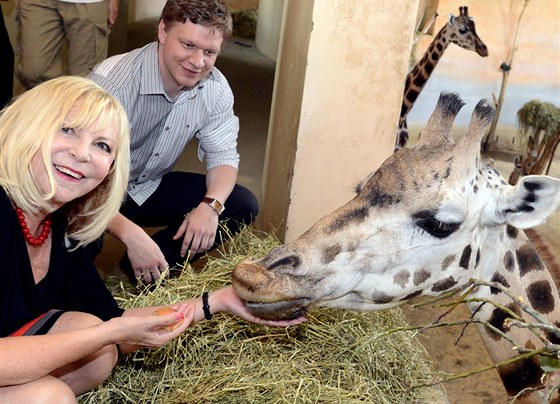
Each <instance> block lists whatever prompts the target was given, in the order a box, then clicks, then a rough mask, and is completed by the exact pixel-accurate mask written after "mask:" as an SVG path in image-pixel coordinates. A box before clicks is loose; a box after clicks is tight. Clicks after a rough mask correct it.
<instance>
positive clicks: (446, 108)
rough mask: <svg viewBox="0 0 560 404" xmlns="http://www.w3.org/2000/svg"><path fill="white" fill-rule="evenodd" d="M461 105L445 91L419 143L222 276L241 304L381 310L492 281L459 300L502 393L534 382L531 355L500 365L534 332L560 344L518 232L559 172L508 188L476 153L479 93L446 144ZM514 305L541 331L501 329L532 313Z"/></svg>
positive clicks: (263, 308) (267, 310) (264, 308)
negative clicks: (331, 207)
mask: <svg viewBox="0 0 560 404" xmlns="http://www.w3.org/2000/svg"><path fill="white" fill-rule="evenodd" d="M462 106H463V102H462V101H461V100H460V98H459V97H458V96H457V95H456V94H450V93H443V94H442V95H441V96H440V99H439V101H438V104H437V107H436V109H435V111H434V112H433V114H432V116H431V117H430V119H429V121H428V124H427V126H426V128H425V129H424V131H423V134H422V137H421V138H420V141H419V142H418V144H416V146H415V147H414V148H404V149H401V150H398V151H396V152H395V153H394V154H393V155H392V156H390V157H389V159H387V161H385V162H384V163H383V164H382V165H381V167H380V168H379V169H378V170H377V171H376V172H374V173H372V174H371V175H370V176H369V177H368V178H366V179H365V180H364V181H363V182H362V183H361V184H360V185H359V187H358V194H357V195H356V196H355V197H354V199H352V200H351V201H349V202H348V203H347V204H346V205H344V206H342V207H340V208H339V209H337V210H335V211H334V212H332V213H330V214H328V215H326V216H325V217H323V218H322V219H320V220H319V221H318V222H317V223H316V224H315V225H313V226H312V227H311V228H310V229H309V230H308V231H307V232H306V233H304V234H303V235H302V236H301V237H299V238H298V239H297V240H294V241H293V242H291V243H289V244H285V245H283V246H280V247H277V248H275V249H273V250H271V251H270V253H269V254H268V255H267V256H266V257H264V258H262V259H259V260H256V261H251V260H249V261H246V262H243V263H241V264H239V265H237V266H236V267H235V269H234V271H233V273H232V284H233V287H234V288H235V290H236V292H237V294H238V295H239V296H240V297H241V298H242V299H244V300H245V301H246V302H247V307H248V308H249V310H251V311H252V312H253V314H255V315H256V316H259V317H263V318H277V319H279V318H292V317H297V316H299V315H301V314H302V313H304V312H305V311H306V310H307V308H308V307H309V306H312V305H322V306H328V307H337V308H343V309H350V310H381V309H384V308H389V307H393V306H397V305H399V304H401V303H403V302H406V301H409V300H411V299H413V298H416V297H418V296H440V295H442V294H445V293H447V292H451V291H464V290H466V289H467V288H469V287H470V286H471V279H476V280H480V281H484V282H488V283H489V284H490V285H492V286H491V287H490V286H486V285H482V284H481V285H478V286H476V287H474V288H473V289H472V290H471V291H470V294H469V295H468V297H469V302H468V307H469V309H470V310H471V312H472V313H473V318H474V319H475V320H476V321H480V323H479V325H478V328H479V333H480V336H481V338H482V340H483V342H484V344H485V346H486V349H487V350H488V353H489V355H490V357H491V358H492V360H493V361H494V363H496V364H501V365H500V366H499V367H498V368H497V371H498V374H499V375H500V377H501V379H502V382H503V384H504V387H505V389H506V391H507V393H508V394H510V395H511V396H514V395H516V394H518V393H519V392H520V391H522V390H524V389H525V388H533V387H540V386H542V380H541V377H542V376H543V374H544V371H543V369H542V368H541V367H540V365H539V358H538V356H534V357H531V358H525V359H521V360H518V361H515V362H513V361H512V362H511V363H508V364H504V362H506V361H510V360H512V359H513V358H514V357H516V355H517V354H518V352H523V350H524V349H536V348H539V347H542V346H543V343H544V342H543V340H541V338H540V337H541V336H542V338H543V339H544V340H547V341H549V342H550V343H553V344H558V343H560V335H559V334H558V332H557V330H556V331H554V327H559V326H560V297H559V295H558V289H557V286H556V285H555V282H554V279H553V277H552V276H551V273H550V272H549V269H547V267H546V265H545V262H546V261H545V262H543V260H542V259H541V257H540V256H539V252H538V251H537V250H536V249H535V247H534V246H533V245H532V244H531V242H530V241H529V239H528V238H527V236H526V235H525V233H524V232H523V231H522V230H521V229H527V228H531V227H534V226H536V225H538V224H540V223H543V222H544V221H545V220H546V219H547V218H548V217H549V216H550V215H551V214H552V213H554V212H555V211H556V210H557V209H558V208H559V207H560V180H559V179H556V178H552V177H548V176H542V175H535V176H525V177H522V178H521V179H520V181H519V183H518V184H517V185H515V186H512V185H509V184H508V183H507V182H506V181H505V180H504V179H503V178H502V177H501V175H500V174H499V173H498V172H497V171H496V169H495V168H494V165H493V162H491V161H484V160H483V159H482V157H481V155H480V142H481V140H482V137H483V136H484V133H485V130H486V128H487V127H488V125H489V124H490V122H491V121H492V118H493V116H494V114H495V109H494V108H493V107H491V106H490V105H488V104H487V103H486V102H485V101H484V100H482V101H481V102H479V104H478V105H477V106H476V108H475V110H474V113H473V115H472V119H471V122H470V124H469V127H468V129H467V133H466V134H465V135H464V136H462V137H461V138H460V139H459V140H458V141H456V142H455V141H454V140H453V138H452V137H451V127H452V124H453V120H454V119H455V116H456V115H457V114H458V112H459V110H460V109H461V107H462ZM497 285H499V286H500V287H503V288H504V290H506V291H508V292H509V293H511V294H512V296H515V297H516V298H515V299H513V298H511V297H510V296H509V295H508V294H507V293H506V292H505V291H504V290H502V289H500V288H499V287H498V286H497ZM517 299H518V300H517ZM490 302H494V303H490ZM522 304H527V305H528V306H529V307H530V308H531V309H532V310H534V311H535V312H536V313H538V314H539V316H541V317H542V318H543V319H545V320H544V321H546V322H548V323H547V325H548V326H549V327H550V328H549V329H546V330H542V332H541V333H540V335H539V336H537V335H536V334H535V333H533V331H531V330H530V329H528V328H525V327H518V326H515V325H513V326H509V325H508V322H507V321H505V320H506V319H508V318H510V317H514V316H519V318H522V319H524V321H526V322H527V323H533V324H534V323H535V322H536V320H535V318H533V317H532V316H531V315H528V314H527V312H526V311H525V310H524V309H522ZM511 313H515V315H514V314H511ZM483 323H486V324H489V325H492V327H493V328H487V327H486V326H485V325H483ZM510 340H511V341H514V343H515V347H514V346H513V345H512V343H511V342H510ZM555 376H556V375H555ZM537 394H538V393H537ZM527 398H529V397H527ZM532 398H534V395H533V396H532V397H531V399H532ZM538 402H540V401H538Z"/></svg>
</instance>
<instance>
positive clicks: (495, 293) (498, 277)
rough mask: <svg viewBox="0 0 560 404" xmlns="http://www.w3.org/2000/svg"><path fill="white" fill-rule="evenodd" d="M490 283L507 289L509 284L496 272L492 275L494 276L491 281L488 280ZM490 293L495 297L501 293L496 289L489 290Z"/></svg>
mask: <svg viewBox="0 0 560 404" xmlns="http://www.w3.org/2000/svg"><path fill="white" fill-rule="evenodd" d="M490 282H497V283H499V284H501V285H502V286H503V287H505V288H509V287H510V284H509V283H508V281H506V278H504V277H503V275H501V274H499V273H498V272H496V273H495V274H494V276H492V279H490ZM490 292H491V293H492V294H493V295H497V294H498V293H501V291H500V289H498V288H492V287H491V288H490Z"/></svg>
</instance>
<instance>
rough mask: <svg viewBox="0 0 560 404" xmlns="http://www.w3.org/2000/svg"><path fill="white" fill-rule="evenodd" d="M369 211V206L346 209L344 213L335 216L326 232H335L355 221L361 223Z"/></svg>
mask: <svg viewBox="0 0 560 404" xmlns="http://www.w3.org/2000/svg"><path fill="white" fill-rule="evenodd" d="M368 213H369V209H368V208H367V207H362V208H359V209H353V210H350V211H346V212H344V213H343V214H342V215H340V216H338V217H335V218H334V220H333V221H332V223H331V224H330V226H329V227H328V228H327V231H326V232H327V233H328V234H330V233H334V232H336V231H339V230H342V229H343V228H344V227H347V226H350V225H351V224H353V223H361V222H363V221H364V219H365V218H366V217H367V216H368Z"/></svg>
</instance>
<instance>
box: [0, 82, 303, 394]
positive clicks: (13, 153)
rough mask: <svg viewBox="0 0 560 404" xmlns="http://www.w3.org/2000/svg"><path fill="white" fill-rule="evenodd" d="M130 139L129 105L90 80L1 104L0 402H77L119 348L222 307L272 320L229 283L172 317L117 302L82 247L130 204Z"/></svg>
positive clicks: (170, 332) (157, 337)
mask: <svg viewBox="0 0 560 404" xmlns="http://www.w3.org/2000/svg"><path fill="white" fill-rule="evenodd" d="M128 143H129V130H128V121H127V118H126V114H125V112H124V110H123V109H122V106H121V105H120V104H119V102H118V101H116V99H115V98H113V97H112V96H110V95H109V94H108V93H106V92H105V91H104V90H102V89H101V88H100V87H98V86H97V85H96V84H95V83H93V82H92V81H90V80H88V79H84V78H78V77H61V78H57V79H53V80H50V81H47V82H45V83H43V84H40V85H39V86H37V87H35V88H33V89H32V90H30V91H28V92H26V93H24V94H23V95H21V96H20V97H19V98H17V99H15V101H14V102H13V103H12V104H11V105H10V106H9V107H8V108H7V109H5V110H4V111H2V114H1V116H0V217H1V218H2V220H1V221H0V279H1V280H2V282H0V313H1V314H0V316H1V321H0V363H1V364H2V365H1V366H0V402H18V403H19V402H24V403H32V402H39V401H40V402H42V403H44V402H53V403H54V402H56V403H65V402H76V398H75V397H76V395H79V394H81V393H84V392H86V391H88V390H90V389H92V388H94V387H96V386H97V385H99V384H100V383H102V382H103V381H104V380H105V379H106V378H107V377H108V376H109V375H110V373H111V371H112V369H113V367H114V366H115V363H116V360H117V357H118V351H120V352H123V353H127V352H131V351H133V350H135V349H138V348H139V347H159V346H161V345H163V344H165V343H166V342H168V341H169V340H171V339H172V338H174V337H176V336H178V335H179V334H180V333H182V332H183V331H184V330H185V329H186V328H187V327H188V326H189V325H190V324H192V323H194V322H197V321H200V320H202V319H204V318H210V317H211V315H212V313H213V312H217V311H229V312H231V313H234V314H237V315H239V316H241V317H243V318H245V319H247V320H249V321H254V322H264V321H261V320H259V319H256V318H254V317H252V316H251V315H250V314H249V313H248V312H247V311H246V310H245V307H244V306H243V303H242V302H241V301H240V299H239V298H238V297H237V296H236V295H235V294H234V293H233V291H232V289H231V288H224V289H221V290H218V291H215V292H213V293H212V294H210V295H208V294H207V293H205V294H204V295H203V296H204V297H203V299H193V300H191V301H185V302H182V303H179V304H176V305H174V306H173V307H172V308H173V310H170V314H167V315H163V316H156V315H154V311H155V310H157V309H158V307H145V308H138V309H131V310H126V311H125V310H122V309H120V308H119V307H118V305H117V303H116V302H115V300H114V299H113V297H112V296H111V294H110V293H109V291H108V290H107V289H106V287H105V285H104V284H103V281H102V280H101V278H100V277H99V274H98V273H97V271H96V269H95V267H94V266H93V260H92V257H91V256H90V255H89V254H88V248H85V246H87V245H88V244H90V243H92V242H94V241H95V240H96V239H97V238H98V237H99V236H100V235H101V234H102V233H103V231H104V230H105V228H106V227H107V225H108V223H109V222H110V221H111V220H112V218H113V217H114V215H115V214H116V213H117V212H118V209H119V207H120V205H121V202H122V200H123V197H124V193H125V191H126V186H127V181H128V171H129V152H128ZM302 320H303V319H298V320H295V321H292V322H265V323H267V324H270V325H280V326H285V325H290V324H296V323H298V322H301V321H302ZM117 347H118V348H119V349H117Z"/></svg>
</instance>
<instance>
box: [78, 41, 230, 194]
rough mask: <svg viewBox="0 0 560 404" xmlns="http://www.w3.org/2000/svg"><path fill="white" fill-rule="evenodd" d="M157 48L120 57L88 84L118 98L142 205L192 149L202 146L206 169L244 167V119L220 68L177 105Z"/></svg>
mask: <svg viewBox="0 0 560 404" xmlns="http://www.w3.org/2000/svg"><path fill="white" fill-rule="evenodd" d="M157 49H158V43H157V42H152V43H150V44H148V45H146V46H144V47H143V48H139V49H135V50H133V51H131V52H128V53H125V54H122V55H116V56H113V57H110V58H108V59H106V60H105V61H103V62H102V63H101V64H99V65H97V66H96V67H95V69H93V71H92V72H91V73H90V75H89V78H90V79H92V80H93V81H95V82H96V83H97V84H99V85H100V86H101V87H103V88H104V89H105V90H107V91H108V92H109V93H111V94H113V95H114V96H115V97H116V98H117V99H118V100H119V101H120V102H121V103H122V104H123V106H124V108H125V110H126V112H127V114H128V120H129V122H130V131H131V133H130V134H131V143H130V158H131V171H130V179H129V184H128V194H129V195H130V197H131V198H132V199H133V200H134V201H135V202H136V203H137V204H138V205H141V204H143V203H144V202H145V201H146V199H148V198H149V196H150V195H151V194H152V193H153V192H154V191H155V190H156V188H157V187H158V185H159V183H160V182H161V177H162V176H163V175H164V174H167V173H169V172H170V171H171V170H172V169H173V166H174V165H175V163H176V162H177V160H178V159H179V157H180V156H181V154H182V152H183V149H184V148H185V146H186V145H187V143H188V142H189V141H190V140H192V139H193V138H196V139H197V140H198V158H199V159H200V161H203V160H204V159H206V169H207V170H208V169H210V168H212V167H215V166H217V165H230V166H233V167H235V168H238V166H239V154H238V153H237V134H238V132H239V119H238V118H237V117H236V116H235V115H234V113H233V92H232V91H231V88H230V86H229V84H228V82H227V80H226V78H225V77H224V75H223V74H222V73H221V72H220V71H219V70H218V69H216V68H214V69H213V70H212V72H211V73H210V74H209V75H208V77H206V78H205V79H203V80H201V81H200V82H199V83H198V84H197V85H196V86H195V87H193V88H191V89H189V90H184V91H182V92H181V94H180V95H179V96H178V97H177V98H176V99H175V100H173V99H171V98H169V97H168V96H167V95H166V94H165V90H164V87H163V81H162V79H161V74H160V70H159V65H158V56H157Z"/></svg>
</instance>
